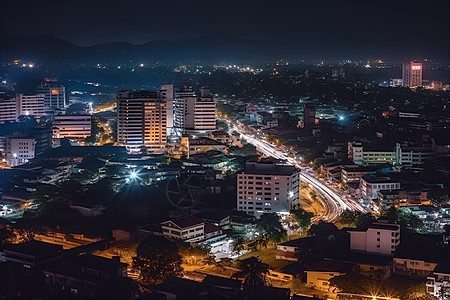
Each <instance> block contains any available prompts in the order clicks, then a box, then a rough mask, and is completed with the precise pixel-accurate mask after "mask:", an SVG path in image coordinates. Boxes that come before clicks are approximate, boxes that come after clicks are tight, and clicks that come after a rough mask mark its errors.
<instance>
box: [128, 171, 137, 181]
mask: <svg viewBox="0 0 450 300" xmlns="http://www.w3.org/2000/svg"><path fill="white" fill-rule="evenodd" d="M129 177H130V179H131V180H134V179H136V178H138V174H137V172H136V170H132V171H131V172H130V175H129Z"/></svg>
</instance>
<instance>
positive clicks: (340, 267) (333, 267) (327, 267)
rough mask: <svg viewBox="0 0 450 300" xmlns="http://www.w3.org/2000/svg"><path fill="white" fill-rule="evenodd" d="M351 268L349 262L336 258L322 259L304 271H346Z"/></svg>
mask: <svg viewBox="0 0 450 300" xmlns="http://www.w3.org/2000/svg"><path fill="white" fill-rule="evenodd" d="M352 269H353V265H352V264H350V263H346V262H342V261H338V260H322V261H319V262H317V263H315V264H313V265H311V266H309V267H308V268H306V269H305V272H340V273H347V272H350V271H351V270H352Z"/></svg>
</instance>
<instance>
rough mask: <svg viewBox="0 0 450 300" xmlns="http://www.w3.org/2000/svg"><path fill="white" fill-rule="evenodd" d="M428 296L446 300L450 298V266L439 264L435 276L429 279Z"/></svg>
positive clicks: (434, 271) (434, 272)
mask: <svg viewBox="0 0 450 300" xmlns="http://www.w3.org/2000/svg"><path fill="white" fill-rule="evenodd" d="M426 289H427V294H430V295H433V296H435V297H438V298H439V299H440V300H445V299H448V297H450V264H448V263H442V264H438V265H437V266H436V268H434V270H433V274H432V275H430V276H428V277H427V284H426Z"/></svg>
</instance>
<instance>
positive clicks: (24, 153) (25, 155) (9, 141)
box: [6, 136, 36, 167]
mask: <svg viewBox="0 0 450 300" xmlns="http://www.w3.org/2000/svg"><path fill="white" fill-rule="evenodd" d="M35 145H36V140H35V139H34V138H22V137H15V136H8V137H6V163H7V164H8V165H9V166H11V167H16V166H19V165H22V164H25V163H27V162H29V161H30V160H31V159H33V158H34V156H35Z"/></svg>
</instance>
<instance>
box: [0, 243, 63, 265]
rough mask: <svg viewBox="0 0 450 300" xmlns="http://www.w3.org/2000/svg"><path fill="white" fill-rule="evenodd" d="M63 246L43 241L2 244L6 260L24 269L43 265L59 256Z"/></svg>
mask: <svg viewBox="0 0 450 300" xmlns="http://www.w3.org/2000/svg"><path fill="white" fill-rule="evenodd" d="M62 251H63V247H62V246H61V245H55V244H50V243H45V242H38V241H29V242H25V243H20V244H12V245H5V246H4V253H5V259H6V261H7V262H10V263H13V264H16V265H18V266H19V267H23V268H26V269H32V268H36V267H40V266H43V265H45V264H48V263H50V262H53V261H56V260H58V259H59V258H60V256H61V253H62Z"/></svg>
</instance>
